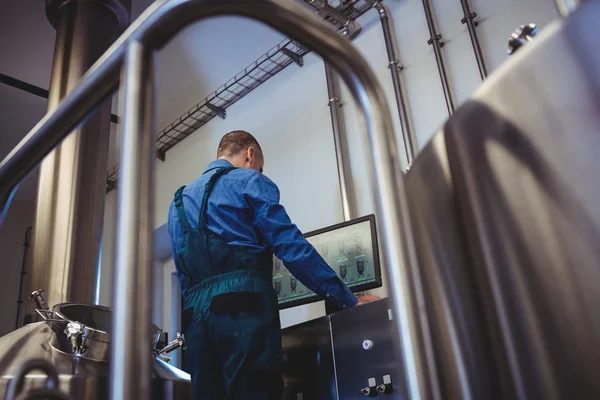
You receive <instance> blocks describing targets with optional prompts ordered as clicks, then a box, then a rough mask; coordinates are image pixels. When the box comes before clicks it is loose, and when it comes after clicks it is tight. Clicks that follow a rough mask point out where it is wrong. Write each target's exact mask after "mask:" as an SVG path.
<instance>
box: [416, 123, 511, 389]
mask: <svg viewBox="0 0 600 400" xmlns="http://www.w3.org/2000/svg"><path fill="white" fill-rule="evenodd" d="M406 192H407V197H408V202H409V209H410V212H411V219H412V224H413V232H414V235H415V246H416V249H417V257H418V260H419V265H420V272H421V274H422V276H423V284H424V286H425V287H426V288H427V290H426V291H425V297H426V304H427V308H428V312H427V315H428V318H429V321H428V322H429V323H428V326H429V329H430V331H431V338H432V347H433V352H434V360H435V364H436V370H437V374H438V375H439V381H440V386H441V387H440V390H441V397H442V398H444V399H465V400H466V399H473V400H477V399H490V400H491V399H495V398H501V397H499V396H498V394H499V392H498V391H497V387H496V386H494V382H493V379H492V377H494V376H495V374H494V372H493V369H492V368H493V363H492V361H493V360H491V359H490V357H489V353H488V351H487V348H486V341H485V337H484V334H485V325H484V324H483V323H482V322H481V317H482V312H483V311H482V310H481V308H480V307H479V303H478V299H477V297H476V293H475V291H474V289H475V285H476V282H475V280H474V279H473V278H472V276H471V270H472V269H471V268H470V266H469V265H468V262H470V260H469V257H468V253H467V249H466V247H465V241H464V238H465V235H464V232H463V228H462V221H461V219H460V215H459V214H458V205H457V202H456V194H455V192H454V188H453V184H452V177H451V176H450V170H449V166H448V158H447V155H446V146H445V140H444V135H443V133H441V132H440V133H438V134H436V135H435V136H434V137H433V139H432V140H431V141H430V142H429V143H428V144H427V145H426V146H425V147H424V148H423V149H422V150H421V153H420V154H419V156H418V157H417V158H416V160H415V162H414V163H413V165H412V167H411V169H410V170H409V171H408V172H407V174H406Z"/></svg>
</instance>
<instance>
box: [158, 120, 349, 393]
mask: <svg viewBox="0 0 600 400" xmlns="http://www.w3.org/2000/svg"><path fill="white" fill-rule="evenodd" d="M217 156H218V157H220V159H219V160H216V161H213V162H212V163H210V164H209V166H208V167H207V169H206V171H205V172H204V174H203V175H202V176H201V177H199V178H198V179H196V180H195V181H194V182H193V183H192V184H190V186H188V187H186V188H180V189H179V190H178V191H177V192H176V193H175V197H174V200H173V202H172V203H171V207H170V209H169V234H170V236H171V243H172V249H173V258H174V261H175V266H176V268H177V272H178V274H179V281H180V284H181V289H182V293H183V297H184V310H183V314H182V329H183V332H184V335H185V337H186V342H187V346H188V353H189V358H188V361H189V362H188V368H189V371H190V373H191V375H192V386H193V390H194V398H195V399H200V398H222V397H225V398H236V399H240V400H245V399H252V400H267V399H268V400H271V399H281V395H282V389H283V387H282V383H283V382H282V380H281V367H282V361H283V356H282V350H281V331H280V329H281V328H280V326H279V313H278V306H277V295H276V293H275V290H274V289H273V282H272V275H271V273H272V268H273V258H272V254H273V253H275V254H276V255H277V257H279V258H280V259H281V260H282V261H283V262H284V264H285V265H286V267H287V268H288V269H289V270H290V272H291V273H292V274H293V275H294V276H296V278H298V280H300V281H301V282H302V283H304V284H305V285H306V286H307V287H308V288H310V289H311V290H313V291H314V292H315V293H317V294H319V295H321V296H324V297H325V298H327V299H329V300H330V301H333V302H336V303H337V305H338V306H339V307H341V308H346V307H351V306H353V305H355V304H356V302H357V299H356V297H355V296H354V295H353V294H352V293H351V292H350V291H349V290H348V288H347V287H346V286H345V285H344V283H343V282H342V280H341V279H340V278H339V277H338V276H337V275H336V274H335V272H334V271H333V270H332V269H331V268H330V267H329V266H328V265H327V263H326V262H325V260H323V258H322V257H321V256H319V254H318V253H317V251H316V250H315V249H314V247H313V246H311V245H310V244H309V243H308V242H307V241H306V239H305V238H304V237H303V236H302V233H301V232H300V231H299V230H298V228H297V227H296V226H295V225H294V224H293V223H292V221H290V218H289V217H288V215H287V213H286V211H285V209H284V208H283V207H282V206H281V205H280V204H279V190H278V189H277V186H276V185H275V184H274V183H273V182H272V181H271V180H270V179H269V178H267V177H265V176H264V175H262V169H263V165H264V157H263V155H262V150H261V149H260V145H259V144H258V142H257V141H256V139H255V138H254V137H253V136H252V135H250V134H249V133H248V132H244V131H234V132H230V133H228V134H227V135H225V136H224V137H223V139H222V140H221V143H220V144H219V149H218V151H217ZM234 166H235V167H236V168H234Z"/></svg>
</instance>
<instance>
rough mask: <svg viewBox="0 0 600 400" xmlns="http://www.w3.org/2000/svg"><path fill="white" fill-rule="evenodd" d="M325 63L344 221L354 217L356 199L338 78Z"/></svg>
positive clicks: (328, 103)
mask: <svg viewBox="0 0 600 400" xmlns="http://www.w3.org/2000/svg"><path fill="white" fill-rule="evenodd" d="M324 64H325V78H326V81H327V94H328V96H329V101H328V102H327V105H328V106H329V112H330V114H331V128H332V131H333V144H334V146H335V160H336V162H337V171H338V179H339V182H340V195H341V198H342V213H343V215H344V221H349V220H351V219H352V218H355V217H356V208H355V204H356V201H355V200H354V189H353V184H352V172H351V170H350V155H349V154H348V140H347V136H348V135H347V134H346V126H345V124H344V115H343V111H342V109H341V108H342V104H341V101H340V82H339V81H340V79H339V76H338V75H337V74H336V73H335V71H334V70H333V68H331V65H329V64H328V63H327V62H325V63H324Z"/></svg>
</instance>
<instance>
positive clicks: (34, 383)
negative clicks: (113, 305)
mask: <svg viewBox="0 0 600 400" xmlns="http://www.w3.org/2000/svg"><path fill="white" fill-rule="evenodd" d="M38 312H39V314H41V315H42V316H43V318H44V319H45V321H43V322H36V323H33V324H29V325H26V326H24V327H23V328H21V329H18V330H16V331H14V332H11V333H9V334H8V335H5V336H3V337H1V338H0V371H2V376H0V393H6V395H5V397H4V398H5V399H6V400H12V399H13V398H21V396H23V394H25V393H27V392H28V391H32V390H33V391H36V390H38V391H39V390H54V393H55V395H54V396H48V397H36V398H72V399H86V400H88V399H90V400H93V399H108V398H109V393H108V392H109V373H110V371H109V366H110V363H109V357H110V343H111V334H110V332H111V321H112V319H111V318H112V317H111V313H112V311H111V309H110V308H107V307H101V306H95V305H87V304H76V303H63V304H57V305H56V306H54V308H53V309H52V310H38ZM160 334H161V330H160V329H159V328H158V327H156V326H154V325H153V326H150V327H149V329H148V346H151V347H152V348H153V349H155V348H156V345H157V342H158V339H159V337H160ZM157 353H158V351H155V354H157ZM40 370H41V372H43V373H40ZM53 379H57V381H58V382H57V383H56V384H54V382H53ZM58 392H60V393H61V394H60V395H59V394H56V393H58ZM151 392H152V398H153V399H157V400H158V399H188V398H191V384H190V376H189V374H187V373H185V372H183V371H181V370H179V369H177V368H174V367H173V366H171V365H169V364H167V363H165V362H164V361H162V360H160V359H155V360H154V361H153V363H152V390H151ZM19 394H21V396H18V395H19ZM60 396H62V397H60Z"/></svg>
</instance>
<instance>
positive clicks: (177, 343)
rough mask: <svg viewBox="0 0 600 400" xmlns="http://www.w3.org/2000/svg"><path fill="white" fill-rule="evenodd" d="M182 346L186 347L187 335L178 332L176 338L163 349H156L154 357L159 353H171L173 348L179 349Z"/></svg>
mask: <svg viewBox="0 0 600 400" xmlns="http://www.w3.org/2000/svg"><path fill="white" fill-rule="evenodd" d="M180 347H183V348H184V349H185V337H184V336H183V334H181V333H179V332H177V335H176V336H175V339H174V340H172V341H171V342H169V344H167V345H166V346H165V347H163V348H162V349H160V350H156V351H155V352H154V357H158V356H159V355H161V354H164V353H170V352H172V351H173V350H177V349H178V348H180Z"/></svg>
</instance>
